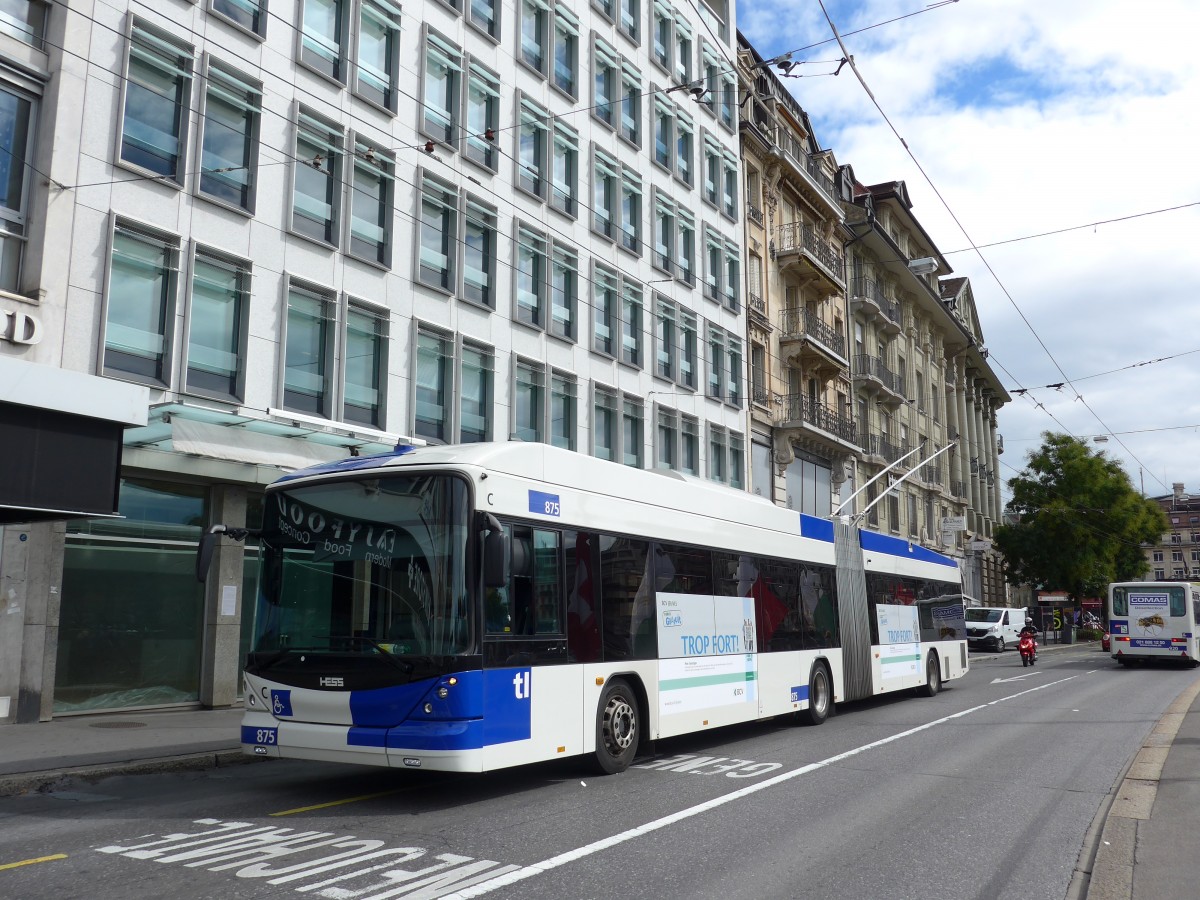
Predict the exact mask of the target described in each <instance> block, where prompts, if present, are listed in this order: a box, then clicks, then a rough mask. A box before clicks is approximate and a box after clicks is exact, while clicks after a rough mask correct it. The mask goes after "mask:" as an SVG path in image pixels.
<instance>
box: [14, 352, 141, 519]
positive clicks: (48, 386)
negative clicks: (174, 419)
mask: <svg viewBox="0 0 1200 900" xmlns="http://www.w3.org/2000/svg"><path fill="white" fill-rule="evenodd" d="M148 403H149V391H148V390H147V389H146V388H144V387H141V386H139V385H132V384H126V383H124V382H120V381H114V380H112V379H110V378H100V377H98V376H95V375H87V374H85V373H83V372H72V371H69V370H67V369H59V368H56V367H54V366H45V365H40V364H37V363H30V362H25V361H24V360H18V359H13V358H10V357H0V525H2V524H5V523H9V522H44V521H52V520H55V519H70V518H76V517H80V516H113V515H116V514H117V491H118V486H119V484H120V474H121V436H122V432H123V430H124V429H125V427H126V426H128V425H143V424H145V422H146V407H147V405H148Z"/></svg>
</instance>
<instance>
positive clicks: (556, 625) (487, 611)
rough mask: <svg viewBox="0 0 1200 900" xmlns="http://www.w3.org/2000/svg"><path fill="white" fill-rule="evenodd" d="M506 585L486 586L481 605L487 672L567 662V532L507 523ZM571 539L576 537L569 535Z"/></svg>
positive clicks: (484, 658) (484, 661)
mask: <svg viewBox="0 0 1200 900" xmlns="http://www.w3.org/2000/svg"><path fill="white" fill-rule="evenodd" d="M504 531H505V533H506V535H507V537H508V553H509V565H508V583H507V584H506V585H505V586H504V587H497V588H487V589H486V591H485V594H484V603H483V620H484V621H483V664H484V667H485V668H514V667H516V668H526V667H529V666H540V665H553V664H556V663H564V662H566V661H567V635H566V609H565V605H566V604H565V592H564V590H563V586H564V577H563V574H564V573H563V568H564V565H563V563H564V560H563V555H564V552H563V551H564V532H562V531H560V530H558V529H552V528H537V527H534V526H530V525H517V524H505V525H504ZM569 534H571V535H572V540H573V533H569Z"/></svg>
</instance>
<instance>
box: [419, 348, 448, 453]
mask: <svg viewBox="0 0 1200 900" xmlns="http://www.w3.org/2000/svg"><path fill="white" fill-rule="evenodd" d="M452 360H453V348H452V346H451V344H450V340H449V339H448V338H445V337H443V336H441V335H439V334H434V333H432V332H428V331H421V332H418V334H417V358H416V367H417V372H416V378H415V381H416V395H417V396H416V400H417V411H416V424H415V427H414V430H415V431H416V433H417V435H418V436H419V437H423V438H425V439H426V440H430V441H434V442H436V443H441V444H445V443H448V442H449V441H450V408H449V406H448V403H449V400H450V397H451V396H452V384H451V377H452V373H451V369H450V366H451V362H452Z"/></svg>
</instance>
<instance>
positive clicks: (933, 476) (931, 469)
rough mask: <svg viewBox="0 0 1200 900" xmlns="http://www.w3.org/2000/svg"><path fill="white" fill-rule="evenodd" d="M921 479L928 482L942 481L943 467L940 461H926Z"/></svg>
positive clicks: (922, 467)
mask: <svg viewBox="0 0 1200 900" xmlns="http://www.w3.org/2000/svg"><path fill="white" fill-rule="evenodd" d="M921 480H922V481H924V482H925V483H926V484H941V483H942V467H941V465H939V464H938V463H926V464H925V465H923V466H921Z"/></svg>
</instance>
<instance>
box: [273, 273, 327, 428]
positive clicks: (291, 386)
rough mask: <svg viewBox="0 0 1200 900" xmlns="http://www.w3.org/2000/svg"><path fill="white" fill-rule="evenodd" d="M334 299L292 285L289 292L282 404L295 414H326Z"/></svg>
mask: <svg viewBox="0 0 1200 900" xmlns="http://www.w3.org/2000/svg"><path fill="white" fill-rule="evenodd" d="M332 312H333V299H332V298H331V297H328V296H325V295H323V294H319V293H317V292H315V291H310V290H305V289H304V288H301V287H297V286H295V285H293V286H292V287H291V288H290V289H289V290H288V309H287V343H286V347H285V350H284V357H285V358H284V376H283V405H284V406H285V407H286V408H287V409H294V410H296V411H297V412H304V413H312V414H314V415H318V416H323V415H328V414H329V387H330V381H331V379H330V365H331V362H332V359H333V354H332V352H331V348H330V337H331V330H330V327H329V323H330V319H331V318H333V316H332Z"/></svg>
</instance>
